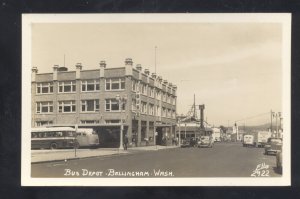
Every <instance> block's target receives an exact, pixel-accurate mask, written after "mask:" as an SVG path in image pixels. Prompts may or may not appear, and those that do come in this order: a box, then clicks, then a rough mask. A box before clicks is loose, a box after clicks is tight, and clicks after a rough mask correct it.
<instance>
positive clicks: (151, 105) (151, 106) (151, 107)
mask: <svg viewBox="0 0 300 199" xmlns="http://www.w3.org/2000/svg"><path fill="white" fill-rule="evenodd" d="M149 115H154V104H149Z"/></svg>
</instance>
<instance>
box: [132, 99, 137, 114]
mask: <svg viewBox="0 0 300 199" xmlns="http://www.w3.org/2000/svg"><path fill="white" fill-rule="evenodd" d="M131 110H132V111H136V99H132V103H131Z"/></svg>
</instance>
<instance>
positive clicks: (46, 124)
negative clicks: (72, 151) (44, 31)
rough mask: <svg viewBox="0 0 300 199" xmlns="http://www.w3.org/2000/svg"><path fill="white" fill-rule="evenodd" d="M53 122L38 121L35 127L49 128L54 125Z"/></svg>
mask: <svg viewBox="0 0 300 199" xmlns="http://www.w3.org/2000/svg"><path fill="white" fill-rule="evenodd" d="M52 124H53V121H36V122H35V125H36V126H48V125H52Z"/></svg>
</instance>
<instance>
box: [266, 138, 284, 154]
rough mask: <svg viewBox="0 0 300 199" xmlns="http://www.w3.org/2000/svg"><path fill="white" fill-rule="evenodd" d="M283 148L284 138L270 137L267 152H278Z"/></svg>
mask: <svg viewBox="0 0 300 199" xmlns="http://www.w3.org/2000/svg"><path fill="white" fill-rule="evenodd" d="M281 149H282V139H281V138H269V139H268V141H267V144H266V145H265V154H266V155H269V154H276V153H277V152H279V151H281Z"/></svg>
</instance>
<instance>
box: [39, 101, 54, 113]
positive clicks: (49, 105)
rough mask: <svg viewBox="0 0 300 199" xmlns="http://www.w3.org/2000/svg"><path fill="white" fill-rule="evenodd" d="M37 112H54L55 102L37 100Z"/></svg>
mask: <svg viewBox="0 0 300 199" xmlns="http://www.w3.org/2000/svg"><path fill="white" fill-rule="evenodd" d="M36 113H53V102H37V103H36Z"/></svg>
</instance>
